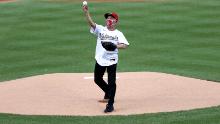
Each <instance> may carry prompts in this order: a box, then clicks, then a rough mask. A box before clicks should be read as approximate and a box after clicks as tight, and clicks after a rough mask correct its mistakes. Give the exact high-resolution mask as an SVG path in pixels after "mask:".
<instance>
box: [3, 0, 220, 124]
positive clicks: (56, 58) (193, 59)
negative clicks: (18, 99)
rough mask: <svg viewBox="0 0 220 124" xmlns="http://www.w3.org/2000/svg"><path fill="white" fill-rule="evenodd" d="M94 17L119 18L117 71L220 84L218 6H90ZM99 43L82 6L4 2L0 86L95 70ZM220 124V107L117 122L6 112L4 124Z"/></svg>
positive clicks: (187, 1) (200, 1)
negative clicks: (122, 45)
mask: <svg viewBox="0 0 220 124" xmlns="http://www.w3.org/2000/svg"><path fill="white" fill-rule="evenodd" d="M89 5H90V12H91V14H92V16H93V19H94V21H95V22H96V23H98V24H104V17H103V14H104V13H105V12H109V11H116V12H117V13H119V15H120V22H119V27H118V29H119V30H121V31H122V32H123V33H124V34H125V36H126V37H127V39H128V41H129V43H130V47H129V48H128V49H127V50H121V51H120V55H119V56H120V60H119V65H118V71H123V72H124V71H153V72H165V73H171V74H177V75H182V76H187V77H194V78H199V79H205V80H214V81H217V82H220V16H219V15H220V1H219V0H167V1H164V2H152V1H151V2H144V3H140V2H137V3H133V2H128V3H89ZM95 44H96V39H95V37H94V36H93V35H92V34H90V33H89V28H88V25H87V23H86V20H85V17H84V15H83V12H82V9H81V3H77V2H47V1H45V0H44V1H43V0H21V1H19V2H15V3H4V4H0V81H5V80H13V79H17V78H22V77H27V76H32V75H39V74H47V73H62V72H65V73H67V72H69V73H73V72H93V68H94V52H95ZM104 122H105V123H119V124H122V123H126V124H127V123H128V124H129V123H151V124H177V123H178V124H217V123H220V107H214V108H208V109H201V110H193V111H186V112H173V113H158V114H144V115H135V116H113V117H62V116H22V115H8V114H0V124H38V123H39V124H40V123H41V124H58V123H64V124H70V123H78V124H80V123H97V124H98V123H104Z"/></svg>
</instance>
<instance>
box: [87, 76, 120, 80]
mask: <svg viewBox="0 0 220 124" xmlns="http://www.w3.org/2000/svg"><path fill="white" fill-rule="evenodd" d="M103 78H104V79H107V77H105V76H104V77H103ZM118 78H119V77H116V79H118ZM83 79H85V80H89V79H94V77H92V76H91V77H84V78H83Z"/></svg>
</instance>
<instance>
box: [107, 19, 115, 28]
mask: <svg viewBox="0 0 220 124" xmlns="http://www.w3.org/2000/svg"><path fill="white" fill-rule="evenodd" d="M113 22H114V20H111V19H107V20H106V25H107V26H109V27H111V26H112V25H113Z"/></svg>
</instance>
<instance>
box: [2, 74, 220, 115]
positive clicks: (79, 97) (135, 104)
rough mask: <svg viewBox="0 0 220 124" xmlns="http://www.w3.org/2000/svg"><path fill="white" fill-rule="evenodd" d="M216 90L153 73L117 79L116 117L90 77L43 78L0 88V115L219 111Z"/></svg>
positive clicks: (194, 81)
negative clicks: (210, 109) (214, 109)
mask: <svg viewBox="0 0 220 124" xmlns="http://www.w3.org/2000/svg"><path fill="white" fill-rule="evenodd" d="M219 94H220V84H219V83H216V82H210V81H203V80H199V79H192V78H186V77H181V76H175V75H171V74H163V73H154V72H141V73H139V72H136V73H132V72H129V73H118V75H117V92H116V100H115V101H116V102H115V111H114V112H113V113H111V114H104V113H103V110H104V108H105V104H104V103H99V102H97V101H98V100H99V99H102V98H103V95H104V94H103V92H102V91H101V90H100V89H99V88H98V86H97V85H96V84H95V83H94V82H93V74H91V73H72V74H71V73H67V74H64V73H62V74H46V75H41V76H34V77H28V78H24V79H18V80H13V81H7V82H1V83H0V100H1V102H0V113H15V114H31V115H88V116H92V115H128V114H141V113H155V112H169V111H178V110H189V109H194V108H203V107H211V106H217V105H220V95H219Z"/></svg>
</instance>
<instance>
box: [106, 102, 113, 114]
mask: <svg viewBox="0 0 220 124" xmlns="http://www.w3.org/2000/svg"><path fill="white" fill-rule="evenodd" d="M112 111H114V106H113V105H108V104H107V105H106V109H105V110H104V112H105V113H108V112H112Z"/></svg>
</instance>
